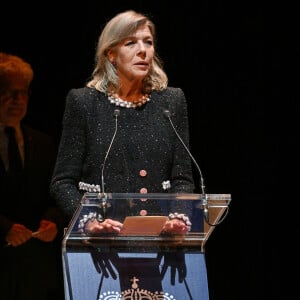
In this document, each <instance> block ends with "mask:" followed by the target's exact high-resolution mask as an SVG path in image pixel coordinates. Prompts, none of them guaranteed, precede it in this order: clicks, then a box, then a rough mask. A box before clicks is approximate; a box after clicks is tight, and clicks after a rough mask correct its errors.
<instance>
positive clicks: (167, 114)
mask: <svg viewBox="0 0 300 300" xmlns="http://www.w3.org/2000/svg"><path fill="white" fill-rule="evenodd" d="M164 115H165V117H166V118H167V119H168V120H169V122H170V124H171V126H172V128H173V130H174V132H175V134H176V135H177V137H178V139H179V140H180V142H181V144H182V145H183V147H184V148H185V150H186V151H187V153H188V154H189V156H190V158H191V159H192V161H193V162H194V164H195V166H196V168H197V170H198V172H199V175H200V187H201V191H202V205H203V214H204V219H205V221H206V222H207V223H208V224H210V223H209V212H208V203H207V194H206V192H205V185H204V177H203V175H202V172H201V169H200V167H199V165H198V163H197V161H196V160H195V158H194V156H193V155H192V153H191V152H190V150H189V149H188V147H187V146H186V144H185V143H184V141H183V140H182V138H181V137H180V135H179V133H178V132H177V130H176V128H175V126H174V124H173V122H172V120H171V113H170V111H169V110H167V109H165V110H164Z"/></svg>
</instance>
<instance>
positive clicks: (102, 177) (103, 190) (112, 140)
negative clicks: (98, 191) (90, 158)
mask: <svg viewBox="0 0 300 300" xmlns="http://www.w3.org/2000/svg"><path fill="white" fill-rule="evenodd" d="M119 116H120V110H119V109H115V110H114V117H115V121H116V122H115V132H114V134H113V137H112V139H111V142H110V145H109V147H108V149H107V152H106V155H105V158H104V161H103V165H102V170H101V188H102V193H103V194H105V188H104V186H105V183H104V175H103V173H104V168H105V163H106V160H107V157H108V154H109V152H110V149H111V146H112V144H113V142H114V139H115V137H116V134H117V131H118V117H119Z"/></svg>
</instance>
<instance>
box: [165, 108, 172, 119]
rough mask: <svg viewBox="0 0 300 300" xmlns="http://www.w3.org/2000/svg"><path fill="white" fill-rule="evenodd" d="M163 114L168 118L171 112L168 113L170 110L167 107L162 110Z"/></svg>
mask: <svg viewBox="0 0 300 300" xmlns="http://www.w3.org/2000/svg"><path fill="white" fill-rule="evenodd" d="M164 115H165V117H167V118H170V116H171V113H170V111H169V110H168V109H165V110H164Z"/></svg>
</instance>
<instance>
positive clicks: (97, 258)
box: [62, 193, 231, 300]
mask: <svg viewBox="0 0 300 300" xmlns="http://www.w3.org/2000/svg"><path fill="white" fill-rule="evenodd" d="M230 201H231V195H230V194H206V195H202V194H184V193H178V194H169V193H166V194H165V193H162V194H159V193H157V194H150V193H149V194H140V193H132V194H130V193H124V194H123V193H106V194H103V193H85V194H84V196H83V197H82V200H81V202H80V204H79V206H78V208H77V210H76V212H75V214H74V216H73V218H72V220H71V222H70V224H69V226H68V228H67V229H66V232H65V235H64V238H63V242H62V260H63V272H64V287H65V297H66V300H117V299H118V300H121V299H124V300H131V299H132V300H139V299H143V300H145V299H155V300H183V299H184V300H190V299H193V300H208V299H209V291H208V282H207V273H206V264H205V244H206V242H207V241H208V238H209V237H210V235H211V234H212V232H213V230H214V228H215V227H216V226H217V225H218V224H220V223H221V221H222V220H223V219H224V218H225V216H226V214H227V212H228V205H229V203H230ZM140 202H143V204H144V205H145V203H147V204H146V205H148V207H149V209H147V210H144V211H143V216H141V211H139V203H140ZM90 212H97V213H100V214H101V215H102V216H104V218H111V219H116V220H119V221H121V222H122V223H123V224H124V230H122V231H121V232H120V233H119V234H116V233H113V234H108V233H104V234H99V235H96V236H95V235H93V236H91V235H88V234H86V233H85V232H83V231H82V230H80V226H78V225H79V223H80V220H81V219H82V218H84V216H85V215H88V214H89V213H90ZM176 212H178V213H184V214H185V215H187V216H188V217H189V219H190V221H191V224H192V225H191V229H190V231H189V232H188V233H186V234H184V235H182V234H180V235H179V234H177V235H176V234H165V233H163V232H162V231H161V228H162V224H163V223H164V222H165V220H166V216H168V215H169V214H170V213H176Z"/></svg>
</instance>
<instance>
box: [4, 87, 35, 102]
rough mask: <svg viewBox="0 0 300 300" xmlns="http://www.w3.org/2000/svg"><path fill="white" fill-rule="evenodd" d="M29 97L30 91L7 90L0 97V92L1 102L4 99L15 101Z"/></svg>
mask: <svg viewBox="0 0 300 300" xmlns="http://www.w3.org/2000/svg"><path fill="white" fill-rule="evenodd" d="M29 95H30V91H29V90H28V89H25V90H7V91H4V92H3V93H2V95H1V92H0V98H1V99H2V100H4V99H17V98H18V97H20V96H21V97H28V96H29Z"/></svg>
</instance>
